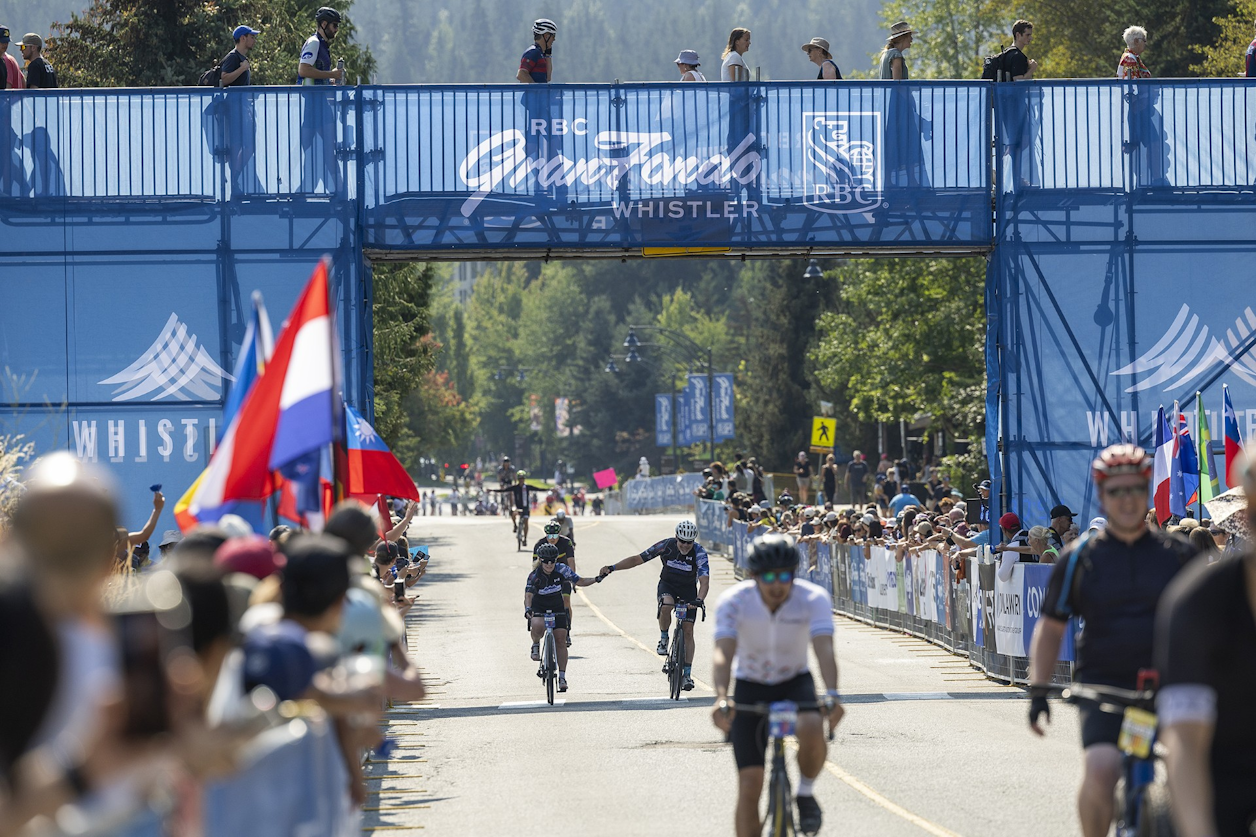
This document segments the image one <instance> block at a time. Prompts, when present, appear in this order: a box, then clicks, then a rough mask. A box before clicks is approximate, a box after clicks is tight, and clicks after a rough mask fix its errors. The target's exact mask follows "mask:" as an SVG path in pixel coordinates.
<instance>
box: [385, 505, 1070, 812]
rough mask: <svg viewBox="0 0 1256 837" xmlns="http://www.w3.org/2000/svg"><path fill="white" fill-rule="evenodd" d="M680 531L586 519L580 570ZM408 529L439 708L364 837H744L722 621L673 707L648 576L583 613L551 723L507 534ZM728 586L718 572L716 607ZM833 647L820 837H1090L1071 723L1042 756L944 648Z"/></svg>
mask: <svg viewBox="0 0 1256 837" xmlns="http://www.w3.org/2000/svg"><path fill="white" fill-rule="evenodd" d="M680 519H681V518H680V517H668V516H649V517H600V518H595V517H584V518H577V519H576V535H577V549H576V552H577V570H578V572H580V574H581V575H592V574H596V572H597V568H599V567H601V566H602V565H604V564H608V563H611V562H613V561H615V560H618V559H620V558H623V557H625V556H628V555H632V554H635V553H637V552H639V551H640V550H641V549H643V548H645V547H646V546H648V545H650V544H651V543H653V542H654V541H655V540H657V539H659V538H662V537H666V536H668V535H669V534H670V533H671V531H672V529H673V528H674V527H675V524H676V522H677V521H678V520H680ZM538 520H539V518H536V519H534V526H533V528H534V529H536V528H537V526H536V522H537V521H538ZM411 531H412V541H411V542H412V543H427V544H429V545H430V546H431V554H432V559H431V565H430V568H429V572H428V574H427V577H426V578H425V579H424V581H423V582H422V583H421V584H420V586H419V587H417V588H416V589H417V590H418V591H419V592H420V594H421V598H420V600H419V604H418V605H417V606H416V607H415V609H414V611H413V612H412V613H411V615H410V617H409V620H408V630H409V636H410V640H411V648H412V653H413V655H414V657H415V658H416V660H417V661H418V663H419V664H420V666H421V667H422V668H423V670H424V672H425V676H426V677H427V679H428V681H429V684H430V688H431V694H430V696H429V699H428V700H427V701H425V702H423V703H421V704H411V705H405V706H399V707H396V708H395V709H394V710H393V711H391V712H390V713H389V715H388V717H387V719H386V723H387V729H388V731H389V734H390V735H393V736H394V737H395V738H396V740H397V742H398V746H399V749H398V750H397V751H396V752H395V753H393V754H392V756H391V758H390V759H389V760H387V761H381V762H374V763H372V764H370V765H369V766H368V774H369V775H370V776H371V777H372V779H371V780H370V781H369V784H370V787H371V791H372V796H371V797H370V802H368V803H367V810H366V811H365V812H364V815H363V824H364V833H367V834H380V835H389V834H393V833H397V834H401V833H420V832H422V833H427V834H440V835H445V834H468V835H486V836H488V835H511V836H512V837H530V835H638V834H639V835H655V834H660V833H669V832H674V833H677V834H685V835H707V834H711V835H726V834H731V833H732V810H733V804H734V801H735V794H736V785H735V780H736V772H735V767H734V764H733V757H732V751H731V748H729V747H728V746H727V745H725V744H723V743H722V737H721V735H720V733H719V732H718V730H716V729H715V727H714V726H712V724H711V720H710V705H711V700H712V695H713V692H712V691H711V690H710V688H709V687H708V686H707V684H709V682H710V679H711V678H710V672H711V665H710V652H711V647H712V641H711V634H712V623H711V621H708V622H706V623H705V624H702V623H699V625H698V628H697V635H698V652H697V658H696V660H695V661H694V676H695V679H697V680H699V681H701V683H700V684H699V686H698V688H697V689H695V690H694V691H692V692H689V693H688V698H687V699H686V700H682V701H680V702H672V701H670V700H667V699H666V693H667V683H666V679H665V677H664V675H663V674H662V672H661V662H662V661H661V658H660V657H658V656H657V655H656V654H655V653H654V646H655V644H656V643H657V641H658V626H657V623H656V622H655V618H654V607H655V606H654V591H655V586H656V584H657V581H658V567H657V565H656V564H655V563H654V562H651V563H649V564H645V565H643V566H641V567H638V568H635V569H633V570H630V571H626V572H622V573H616V574H615V575H614V576H612V577H611V578H609V579H607V580H606V581H605V582H603V583H602V584H599V585H596V586H593V587H589V588H584V589H583V590H581V591H580V592H582V593H584V594H585V596H584V597H583V598H582V597H580V596H578V595H577V596H576V597H574V601H575V606H574V609H575V614H574V631H573V641H574V644H573V646H572V648H571V660H570V662H569V664H568V667H567V678H568V681H569V683H570V686H571V688H570V691H568V692H567V693H566V695H562V696H561V697H565V698H566V700H565V702H564V703H563V704H562V705H561V706H548V705H546V704H545V702H544V689H543V686H542V683H541V681H540V680H539V679H538V678H537V677H536V664H535V663H533V662H532V661H531V660H530V659H529V657H528V651H529V645H530V641H529V638H528V635H527V633H526V631H525V627H524V620H523V584H524V580H525V579H526V577H527V574H528V572H529V569H530V563H529V561H528V560H527V556H526V555H525V554H523V553H516V552H515V549H514V541H513V536H512V535H511V530H510V522H509V519H508V518H491V517H480V518H476V517H458V518H452V517H448V516H446V517H437V518H428V517H422V518H419V519H418V520H417V521H416V522H415V524H414V526H413V528H412V530H411ZM536 535H537V533H536V532H534V533H533V535H532V537H535V536H536ZM734 583H735V579H734V577H733V571H732V565H731V563H729V562H728V561H727V560H726V559H724V558H722V557H719V556H717V555H712V589H711V593H710V595H709V597H708V601H710V602H711V603H712V604H714V601H715V599H716V597H717V596H718V595H719V593H720V592H721V591H723V590H724V589H725V588H726V587H728V586H729V585H731V584H734ZM713 615H714V614H713V613H712V614H711V617H712V618H713ZM836 647H837V653H838V665H839V669H840V677H841V690H842V693H843V695H844V699H845V701H846V706H847V714H846V718H845V720H844V721H843V723H842V724H841V726H840V727H839V728H838V731H837V736H836V740H835V741H834V743H833V744H831V745H830V750H829V762H828V764H827V765H826V770H825V772H824V773H822V774H821V776H820V778H819V779H818V781H817V783H816V798H817V800H818V801H819V802H820V804H821V806H822V807H823V809H824V815H825V822H826V825H825V828H824V830H823V831H822V832H821V833H822V834H847V835H892V836H893V835H905V837H906V836H908V835H910V836H911V837H915V836H916V835H921V834H932V835H937V837H951V835H963V837H982V835H990V837H1006V835H1010V834H1015V835H1022V834H1024V835H1035V836H1036V837H1053V836H1054V835H1074V834H1078V833H1079V831H1078V829H1077V826H1076V818H1075V815H1074V801H1073V800H1074V795H1075V792H1076V787H1077V783H1078V780H1079V778H1080V775H1081V774H1080V745H1079V741H1078V725H1077V717H1076V713H1075V711H1074V710H1073V709H1071V708H1070V707H1067V706H1063V705H1060V706H1056V707H1054V708H1053V715H1054V718H1055V721H1054V726H1053V727H1052V729H1051V730H1050V732H1049V735H1048V737H1047V738H1046V739H1037V738H1035V737H1034V736H1033V735H1032V734H1031V733H1030V732H1029V730H1028V728H1027V725H1026V721H1025V712H1026V702H1025V700H1024V698H1023V696H1022V694H1023V693H1022V692H1021V691H1020V690H1019V689H1012V688H1008V687H1005V686H1000V685H998V684H996V683H994V682H992V681H990V680H987V679H986V678H985V677H983V676H982V675H981V674H980V673H978V672H977V671H975V670H974V669H972V668H970V667H969V666H968V665H967V663H965V662H964V661H962V660H960V659H959V658H957V657H954V656H952V655H950V654H947V653H946V652H944V651H942V650H941V649H938V648H936V647H935V646H932V645H930V644H928V643H926V642H924V641H921V640H915V639H913V638H911V637H905V636H903V635H902V634H896V633H891V632H886V631H880V630H877V629H874V628H869V627H867V626H865V625H863V624H861V623H859V622H856V621H853V620H848V619H844V618H840V617H839V618H838V620H837V634H836ZM795 775H796V773H795Z"/></svg>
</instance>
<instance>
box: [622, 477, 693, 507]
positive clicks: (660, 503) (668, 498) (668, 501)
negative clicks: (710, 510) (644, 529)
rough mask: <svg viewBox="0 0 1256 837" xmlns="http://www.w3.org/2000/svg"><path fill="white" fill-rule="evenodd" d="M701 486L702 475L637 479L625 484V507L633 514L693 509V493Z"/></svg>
mask: <svg viewBox="0 0 1256 837" xmlns="http://www.w3.org/2000/svg"><path fill="white" fill-rule="evenodd" d="M701 486H702V475H701V474H676V475H674V476H668V477H645V478H642V477H636V478H634V479H630V480H628V482H626V483H624V489H623V491H624V505H625V506H626V507H627V508H628V510H629V511H632V512H651V511H663V510H665V509H674V508H693V506H694V501H695V500H696V498H695V497H694V496H693V492H694V491H696V490H697V489H698V488H700V487H701Z"/></svg>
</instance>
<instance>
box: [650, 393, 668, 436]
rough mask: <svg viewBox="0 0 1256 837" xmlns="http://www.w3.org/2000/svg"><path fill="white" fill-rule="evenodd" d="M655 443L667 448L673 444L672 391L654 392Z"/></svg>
mask: <svg viewBox="0 0 1256 837" xmlns="http://www.w3.org/2000/svg"><path fill="white" fill-rule="evenodd" d="M654 444H655V446H656V447H660V448H666V447H670V446H671V444H672V395H671V393H670V392H658V393H655V394H654Z"/></svg>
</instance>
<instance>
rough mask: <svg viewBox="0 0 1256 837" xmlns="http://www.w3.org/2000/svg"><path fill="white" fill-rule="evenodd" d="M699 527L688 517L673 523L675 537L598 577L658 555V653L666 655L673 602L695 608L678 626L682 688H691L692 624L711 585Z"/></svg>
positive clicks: (641, 562)
mask: <svg viewBox="0 0 1256 837" xmlns="http://www.w3.org/2000/svg"><path fill="white" fill-rule="evenodd" d="M697 537H698V527H697V526H695V525H694V523H693V521H691V520H682V521H680V523H679V524H677V526H676V537H674V538H667V539H666V540H661V541H659V542H658V543H656V544H655V545H654V546H652V547H650V548H649V549H647V550H645V551H644V552H642V553H641V554H640V555H630V556H629V557H627V558H625V559H624V560H622V561H620V562H618V563H616V564H613V565H611V566H609V567H603V568H602V571H601V572H600V573H598V579H599V580H600V579H603V578H606V576H608V575H610V574H611V573H613V572H615V570H626V569H629V568H631V567H637V566H640V565H641V564H644V563H645V562H646V561H649V560H650V559H651V558H656V557H657V558H659V559H660V561H661V562H662V565H663V566H662V571H661V572H660V573H659V589H658V617H659V631H660V633H661V636H660V638H659V645H658V648H657V649H655V650H656V651H658V653H659V656H664V657H665V656H667V632H668V630H669V629H670V628H671V624H672V606H673V605H674V604H676V602H678V601H681V602H690V603H691V604H693V605H694V607H692V608H690V609H689V613H688V614H687V615H686V616H685V623H684V625H682V626H681V628H682V629H683V630H684V632H685V669H684V674H685V684H684V688H685V691H689V690H691V689H693V677H692V676H691V675H692V671H693V649H694V642H693V623H694V620H695V619H696V618H697V615H698V614H697V609H698V608H699V607H701V606H702V604H703V600H704V599H706V594H707V590H708V589H709V588H710V586H711V570H710V567H709V565H708V564H707V554H706V550H705V549H703V548H702V545H701V544H699V543H695V542H694V541H695V539H696V538H697Z"/></svg>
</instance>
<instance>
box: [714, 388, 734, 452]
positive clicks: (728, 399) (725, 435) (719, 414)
mask: <svg viewBox="0 0 1256 837" xmlns="http://www.w3.org/2000/svg"><path fill="white" fill-rule="evenodd" d="M713 378H714V385H715V394H714V403H715V441H717V442H723V441H726V440H728V439H731V438H733V437H734V436H735V435H736V433H737V430H736V428H735V426H734V424H733V408H734V403H733V375H732V373H731V372H730V373H723V372H722V373H720V374H718V375H715V376H713Z"/></svg>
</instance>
